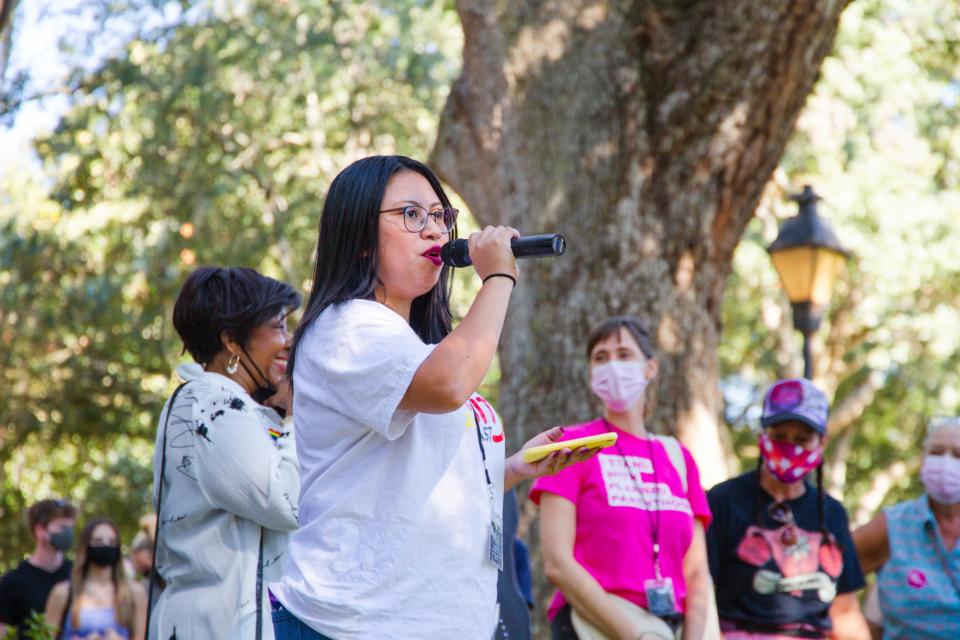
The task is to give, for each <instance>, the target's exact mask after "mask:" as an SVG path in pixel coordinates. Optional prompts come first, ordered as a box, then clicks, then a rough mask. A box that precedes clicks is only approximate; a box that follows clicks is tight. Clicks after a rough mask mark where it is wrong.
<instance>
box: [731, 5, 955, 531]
mask: <svg viewBox="0 0 960 640" xmlns="http://www.w3.org/2000/svg"><path fill="white" fill-rule="evenodd" d="M958 23H960V15H958V9H957V6H956V5H955V4H954V3H949V2H942V1H940V0H930V1H928V2H922V3H905V2H899V1H898V0H871V1H869V2H861V3H854V4H852V5H851V7H850V9H848V10H847V12H846V13H845V14H844V17H843V21H842V25H841V32H840V35H839V37H838V40H837V44H836V48H835V51H834V54H833V55H832V56H831V57H830V58H828V59H827V61H826V62H825V64H824V67H823V73H822V76H821V79H820V81H819V83H818V85H817V87H816V90H815V92H814V94H813V95H811V97H810V98H809V100H808V103H807V107H806V109H805V111H804V112H803V114H802V115H801V117H800V120H799V122H798V125H797V131H796V133H795V134H794V137H793V139H792V141H791V143H790V146H789V148H788V150H787V153H786V154H785V156H784V158H783V159H782V161H781V168H780V170H778V172H777V173H776V174H775V177H774V181H773V182H772V184H771V185H770V188H769V190H768V195H767V198H765V200H764V202H763V203H762V205H761V207H760V209H759V211H758V216H757V219H756V220H754V221H753V222H752V223H751V225H750V227H749V228H748V231H747V234H746V236H745V238H744V242H743V243H742V244H741V246H740V247H739V249H738V252H737V256H736V261H735V273H734V275H733V276H732V277H731V280H730V284H729V286H728V289H727V296H726V300H725V335H724V345H723V349H722V351H721V363H722V367H723V369H724V371H725V373H726V375H727V376H733V375H735V374H739V375H740V376H744V377H746V379H747V382H748V383H750V384H752V385H754V390H755V392H756V393H758V394H759V393H762V391H763V390H764V388H765V386H766V385H767V384H769V382H770V381H772V380H773V379H774V378H776V377H779V376H784V375H798V374H799V373H800V367H799V354H800V341H799V340H800V339H799V336H798V335H797V334H795V333H794V332H793V331H792V325H791V318H790V310H789V306H788V305H787V303H786V297H785V295H784V294H783V292H782V291H781V290H780V286H779V283H778V281H777V277H776V274H775V272H774V270H773V267H772V265H771V264H770V262H769V258H768V257H767V255H766V253H765V252H764V251H763V248H764V247H765V246H766V245H768V244H769V243H770V242H771V241H772V240H773V238H774V237H775V236H776V232H777V225H778V223H779V221H780V220H782V219H783V218H785V217H787V216H790V215H794V214H795V213H796V207H795V205H793V204H790V203H785V196H786V194H787V193H789V192H796V191H798V190H799V189H800V187H801V186H802V184H804V183H805V182H811V183H812V184H813V185H814V187H815V188H816V190H817V191H818V192H819V193H820V194H821V195H823V196H824V197H825V201H824V202H823V203H821V207H820V211H821V214H822V215H824V216H826V217H828V218H829V219H830V220H831V222H832V224H833V225H834V227H835V229H836V230H837V234H838V236H839V237H840V239H841V241H842V242H843V243H844V244H846V245H847V246H848V247H849V248H850V249H852V251H853V254H854V257H853V258H852V259H851V261H850V262H849V264H848V269H847V273H846V274H845V275H843V276H842V277H841V278H840V281H839V282H838V286H837V290H836V291H835V293H834V296H833V303H832V305H831V308H830V311H829V314H828V317H827V319H826V320H825V323H824V326H823V327H822V328H821V330H820V331H819V332H818V334H817V336H816V342H815V345H816V348H815V351H814V355H815V359H816V361H817V367H816V379H817V381H818V382H820V383H821V384H823V385H824V386H825V387H826V388H827V389H828V391H830V392H831V393H834V392H835V395H834V403H833V415H834V424H833V425H832V436H833V439H834V440H835V446H832V447H831V448H830V449H829V450H828V467H829V468H830V469H831V471H832V472H833V473H831V476H832V477H833V478H834V486H833V487H832V490H833V491H834V492H836V493H843V495H844V497H845V498H846V502H847V504H848V506H850V507H853V506H854V505H857V506H858V507H860V513H858V514H857V515H858V517H861V518H862V517H866V516H869V515H872V511H873V509H875V508H877V507H879V506H880V504H881V501H884V502H885V503H889V502H892V501H895V500H898V499H901V498H903V497H904V496H907V495H916V493H917V492H918V491H919V490H920V486H919V481H918V479H917V478H916V473H915V465H916V464H917V462H918V460H919V456H920V452H921V443H922V438H923V432H924V427H925V424H926V422H927V421H928V419H929V418H930V417H932V416H934V415H940V414H955V413H957V411H958V410H960V379H958V376H957V374H956V371H957V366H956V365H957V362H956V357H957V356H956V355H955V354H956V353H957V352H958V348H960V324H958V321H960V312H958V309H960V286H958V285H960V254H958V253H957V251H956V250H955V248H954V245H955V241H954V238H956V237H957V234H958V233H960V216H958V215H957V211H958V205H960V200H958V198H957V196H956V193H955V191H954V190H953V189H952V188H949V187H948V185H949V184H952V182H951V181H952V180H954V178H953V177H952V174H951V173H950V172H951V171H952V169H949V167H952V163H953V156H954V153H953V152H952V150H951V149H952V147H951V144H952V143H951V142H950V141H952V140H953V139H954V138H956V139H960V138H958V137H957V136H960V122H958V120H957V109H956V107H955V106H953V107H951V106H950V104H949V102H950V100H951V98H950V96H951V95H953V94H954V93H955V87H956V86H957V85H956V83H957V79H958V78H960V56H958V53H957V51H956V47H955V46H953V45H952V44H951V39H952V36H950V35H949V33H951V29H954V27H955V25H956V24H958ZM954 30H955V29H954ZM934 122H936V123H937V124H936V126H933V125H932V123H934ZM736 440H737V442H742V446H743V448H742V449H741V451H742V453H743V454H745V456H746V457H750V456H752V455H753V454H754V451H753V449H752V448H750V447H749V446H748V445H751V444H752V441H753V438H752V437H751V436H749V435H748V434H744V433H742V432H738V433H737V434H736ZM900 465H907V466H908V467H910V469H911V470H910V471H908V472H905V471H904V470H903V469H902V468H901V466H900ZM891 474H892V475H891ZM888 481H889V482H891V483H892V484H891V485H890V486H889V487H887V486H886V485H885V484H884V483H886V482H888ZM841 482H842V484H841ZM888 489H889V493H888ZM865 507H866V508H865Z"/></svg>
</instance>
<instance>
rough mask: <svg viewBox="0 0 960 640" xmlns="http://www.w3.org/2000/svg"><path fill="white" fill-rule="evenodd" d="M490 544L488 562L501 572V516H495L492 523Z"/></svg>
mask: <svg viewBox="0 0 960 640" xmlns="http://www.w3.org/2000/svg"><path fill="white" fill-rule="evenodd" d="M489 538H490V544H489V551H488V553H487V560H489V561H490V564H492V565H493V566H495V567H496V568H497V569H498V570H499V571H503V524H502V523H501V518H500V516H494V517H493V520H491V521H490V535H489Z"/></svg>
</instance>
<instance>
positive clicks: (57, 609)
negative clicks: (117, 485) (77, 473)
mask: <svg viewBox="0 0 960 640" xmlns="http://www.w3.org/2000/svg"><path fill="white" fill-rule="evenodd" d="M123 564H124V563H123V556H122V555H121V554H120V532H119V531H118V530H117V526H116V525H115V524H114V523H113V522H111V521H110V520H108V519H107V518H94V519H93V520H91V521H90V522H89V523H88V524H87V526H86V528H84V530H83V533H82V534H81V535H80V547H79V549H78V550H77V561H76V563H74V565H73V574H72V575H71V576H70V580H69V581H64V582H61V583H60V584H58V585H57V586H55V587H54V588H53V591H51V592H50V598H49V599H48V600H47V609H46V618H47V624H49V625H51V626H53V627H55V628H57V629H58V635H57V636H56V637H57V638H65V639H66V640H75V639H84V640H87V639H90V640H92V639H96V640H143V637H144V633H145V627H146V620H147V594H146V590H145V589H144V588H143V586H142V585H140V584H138V583H137V582H134V581H133V580H131V579H130V577H129V576H127V572H126V569H124V566H123Z"/></svg>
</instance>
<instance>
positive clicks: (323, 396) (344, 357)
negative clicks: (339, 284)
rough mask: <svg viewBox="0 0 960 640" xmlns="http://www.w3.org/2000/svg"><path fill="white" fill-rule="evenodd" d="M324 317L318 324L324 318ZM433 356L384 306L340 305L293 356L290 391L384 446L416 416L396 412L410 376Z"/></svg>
mask: <svg viewBox="0 0 960 640" xmlns="http://www.w3.org/2000/svg"><path fill="white" fill-rule="evenodd" d="M327 314H330V316H329V317H326V318H324V317H323V316H324V315H327ZM432 351H433V345H428V344H424V343H423V341H422V340H420V338H419V337H418V336H417V334H416V333H414V332H413V329H411V328H410V325H408V324H407V322H406V321H405V320H404V319H403V318H401V317H400V316H399V315H397V314H396V313H394V312H393V311H391V310H390V309H388V308H387V307H385V306H384V305H381V304H378V303H375V302H370V301H366V300H354V301H351V302H347V303H343V304H342V305H340V307H339V308H331V309H328V310H326V311H324V313H323V314H322V315H321V317H320V318H318V321H317V324H316V325H314V327H312V328H311V330H310V332H309V339H307V340H305V341H304V342H303V344H302V346H301V352H300V353H298V354H297V367H296V370H295V371H294V385H293V387H294V390H295V394H296V393H301V392H303V393H308V394H310V395H311V396H314V399H315V400H316V401H318V402H319V403H321V404H323V405H325V406H328V407H330V408H332V409H334V410H335V411H337V412H338V413H341V414H343V415H345V416H348V417H349V418H351V419H353V420H355V421H357V422H359V423H361V424H363V425H366V426H368V427H369V428H371V429H373V430H374V431H376V432H377V433H379V434H381V435H383V436H384V437H385V438H387V439H389V440H395V439H396V438H399V437H400V436H401V435H403V433H404V431H406V428H407V426H408V425H409V424H410V423H411V422H412V421H413V418H414V416H415V415H416V414H415V413H414V412H411V411H403V410H400V409H398V407H399V405H400V401H401V400H402V399H403V396H404V394H405V393H406V392H407V388H409V386H410V383H411V382H412V381H413V376H414V375H415V374H416V372H417V369H418V368H419V367H420V365H421V364H422V363H423V361H424V360H426V359H427V357H428V356H429V355H430V353H431V352H432Z"/></svg>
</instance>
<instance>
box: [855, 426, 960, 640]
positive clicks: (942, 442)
mask: <svg viewBox="0 0 960 640" xmlns="http://www.w3.org/2000/svg"><path fill="white" fill-rule="evenodd" d="M920 480H921V481H922V482H923V485H924V487H925V488H926V492H925V493H924V494H923V495H921V496H920V497H919V498H916V499H914V500H908V501H906V502H901V503H899V504H895V505H893V506H892V507H887V508H886V509H884V510H883V511H881V512H880V513H878V514H877V515H876V516H875V517H874V518H873V520H871V521H870V522H868V523H867V524H865V525H864V526H862V527H860V528H859V529H857V530H856V531H855V532H854V533H853V541H854V544H855V545H856V547H857V554H858V555H859V557H860V564H861V565H862V566H863V570H864V571H865V572H870V571H876V572H877V588H878V591H879V595H880V610H881V612H882V613H883V637H884V638H885V639H889V640H912V639H913V638H924V639H925V640H946V639H947V638H956V637H957V634H958V633H960V546H958V544H957V542H958V540H960V418H957V417H955V418H945V419H939V420H934V421H932V422H931V423H930V426H929V427H928V429H927V438H926V441H925V442H924V455H923V465H922V467H921V469H920Z"/></svg>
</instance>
